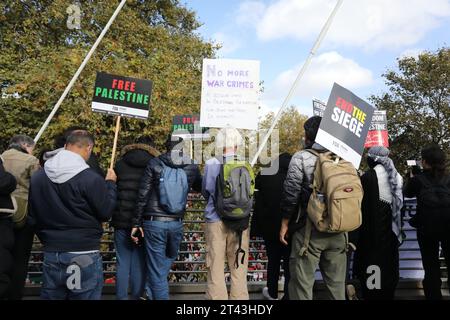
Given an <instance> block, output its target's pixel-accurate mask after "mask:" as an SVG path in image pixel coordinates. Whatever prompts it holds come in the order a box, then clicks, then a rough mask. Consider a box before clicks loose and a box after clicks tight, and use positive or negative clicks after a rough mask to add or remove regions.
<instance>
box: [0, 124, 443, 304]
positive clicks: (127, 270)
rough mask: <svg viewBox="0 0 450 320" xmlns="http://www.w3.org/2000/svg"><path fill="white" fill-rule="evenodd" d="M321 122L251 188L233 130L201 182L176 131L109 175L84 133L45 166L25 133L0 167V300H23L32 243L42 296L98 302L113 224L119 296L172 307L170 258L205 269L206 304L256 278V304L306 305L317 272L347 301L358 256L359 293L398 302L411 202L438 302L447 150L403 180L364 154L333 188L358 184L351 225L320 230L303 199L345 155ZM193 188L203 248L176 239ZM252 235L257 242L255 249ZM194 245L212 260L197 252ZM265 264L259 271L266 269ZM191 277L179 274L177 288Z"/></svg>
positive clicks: (431, 293) (193, 236)
mask: <svg viewBox="0 0 450 320" xmlns="http://www.w3.org/2000/svg"><path fill="white" fill-rule="evenodd" d="M320 121H321V118H320V117H312V118H310V119H308V120H307V121H306V122H305V125H304V129H305V137H304V140H303V146H302V148H300V146H299V149H302V150H300V151H298V152H297V153H295V154H294V155H289V154H281V155H280V156H279V158H278V159H277V160H276V161H274V162H273V163H272V166H275V167H277V168H278V170H277V171H276V173H275V174H272V175H265V174H263V173H262V171H261V172H260V173H259V174H258V175H257V176H256V179H255V178H254V173H253V169H252V168H251V167H249V165H248V164H247V163H246V161H245V160H244V159H242V158H240V157H239V156H238V149H239V147H241V146H242V144H243V140H242V138H241V136H240V135H239V132H238V131H237V130H236V129H231V128H228V129H225V130H222V133H221V134H219V135H218V136H217V137H216V141H215V143H216V146H217V147H218V149H219V150H220V151H222V153H221V154H220V156H218V155H216V157H214V158H212V159H210V160H208V161H207V162H206V164H205V167H204V172H203V176H202V174H201V171H200V167H199V165H198V164H196V163H195V162H194V161H193V160H192V159H190V158H189V157H188V156H187V155H185V154H184V153H183V150H182V148H181V149H178V146H179V145H180V144H181V143H182V142H183V141H182V139H181V138H179V137H175V136H171V135H169V136H168V138H167V141H166V144H165V150H164V151H163V152H160V151H159V150H157V147H156V145H155V144H154V142H153V140H152V139H151V138H150V137H139V138H138V139H136V141H135V143H133V144H130V145H127V146H125V147H124V148H122V152H121V156H120V158H119V160H118V161H117V163H116V164H115V167H114V170H113V169H108V170H107V171H106V173H105V172H104V171H103V170H102V169H101V167H100V165H99V163H98V160H97V158H96V157H95V155H94V154H93V153H92V150H93V147H94V144H95V141H94V137H93V136H92V135H91V134H90V133H89V132H87V131H86V130H84V129H83V128H80V127H71V128H68V129H67V130H65V131H64V132H63V133H62V134H61V135H60V136H58V138H57V139H56V140H55V146H54V150H46V151H44V152H42V153H41V155H40V156H39V159H38V158H36V157H35V156H33V149H34V147H35V144H34V141H33V140H32V139H31V138H30V137H27V136H24V135H18V136H14V137H13V138H12V139H11V141H10V144H9V147H8V150H6V151H5V152H4V153H3V154H2V155H1V159H0V235H1V237H0V299H7V300H17V299H22V296H23V289H24V284H25V279H26V275H27V272H28V261H29V259H30V253H31V248H32V244H33V239H34V236H35V235H37V237H38V238H39V240H40V242H41V244H42V246H43V252H44V253H43V260H44V262H43V268H42V269H43V278H42V281H43V285H42V287H41V298H42V299H92V300H97V299H101V294H102V288H103V283H104V277H103V261H102V256H101V254H100V245H101V239H102V236H103V232H104V231H103V225H102V224H103V223H104V222H108V221H110V223H111V225H112V227H113V228H114V236H113V242H114V248H115V259H116V262H117V263H116V279H115V284H116V296H117V299H121V300H122V299H135V300H136V299H154V300H166V299H169V273H170V271H171V270H172V271H177V270H178V265H177V264H174V261H175V259H176V258H177V257H178V256H180V257H181V261H184V262H185V263H186V264H187V265H189V269H190V270H192V271H197V270H199V268H200V267H201V264H200V263H195V262H199V261H202V260H205V261H206V268H205V271H206V280H207V288H206V294H205V295H206V299H220V300H226V299H235V300H247V299H249V293H248V286H247V282H248V281H251V280H252V278H253V280H262V279H264V280H266V281H267V287H266V288H264V290H263V295H264V297H265V298H267V299H269V300H277V299H285V300H311V299H313V286H314V282H315V279H316V276H315V274H316V271H317V270H318V269H319V270H320V272H321V273H322V278H323V281H324V284H325V287H326V292H327V295H328V298H329V299H335V300H345V299H346V298H347V299H350V298H352V297H350V296H353V295H354V293H352V294H350V293H349V290H348V289H349V288H351V286H349V285H348V283H347V275H348V273H349V270H348V269H349V263H348V261H349V258H350V255H351V253H352V252H353V256H354V262H353V265H352V269H353V270H352V271H353V275H354V276H355V277H356V278H357V279H358V280H359V284H360V285H359V287H360V288H361V290H360V292H361V297H362V298H363V299H366V300H370V299H394V297H395V290H396V287H397V284H398V282H399V246H400V245H401V243H402V241H403V240H404V232H403V231H402V207H403V199H404V197H416V198H417V214H416V215H415V216H414V217H413V219H412V221H411V225H412V226H413V227H414V228H416V229H417V236H418V242H419V246H420V252H421V255H422V262H423V267H424V271H425V278H424V281H423V286H424V292H425V296H426V298H428V299H442V294H441V284H442V282H441V274H440V262H439V254H440V251H439V248H440V247H441V248H442V252H443V256H444V257H445V261H446V264H447V268H448V267H449V266H450V176H449V175H448V172H447V171H446V156H445V153H444V152H443V151H442V150H441V149H440V148H439V147H438V146H435V145H431V146H426V147H424V148H423V150H422V154H421V156H422V167H423V170H422V171H420V172H415V174H413V172H409V173H408V176H407V177H404V178H402V176H401V175H400V174H399V173H398V172H397V170H396V168H395V165H394V163H393V161H392V160H391V158H390V157H389V150H388V149H387V148H385V147H372V148H370V149H369V150H368V155H367V160H366V161H367V166H368V170H367V171H366V172H364V173H363V174H361V173H358V172H357V171H356V169H354V168H353V169H352V170H353V171H354V172H350V173H348V174H342V177H344V178H342V179H341V180H343V181H341V182H342V184H344V185H345V183H347V182H348V181H345V179H346V177H349V176H352V175H353V176H356V177H358V179H357V182H355V181H354V180H352V182H351V183H352V188H349V187H346V188H345V189H344V190H343V192H348V193H350V192H353V191H354V190H353V189H354V188H353V186H355V188H356V189H358V188H361V199H359V200H358V203H357V204H358V205H357V206H356V207H351V208H352V209H351V210H356V211H358V212H360V216H361V221H360V223H359V224H358V225H359V227H358V228H357V229H355V230H352V231H350V232H346V231H345V232H324V231H323V230H321V229H320V226H316V225H315V224H313V222H312V220H311V219H312V218H310V216H311V210H314V208H312V204H311V203H312V201H311V198H313V197H314V198H318V199H320V196H321V195H322V194H321V192H319V191H321V189H319V183H318V182H317V180H318V172H319V171H318V170H319V169H318V167H319V166H320V165H322V164H323V163H324V162H322V161H325V160H323V159H326V158H327V157H332V158H333V161H334V162H335V163H339V161H340V159H339V158H338V157H336V155H332V154H331V153H330V152H329V151H328V150H326V149H325V148H324V147H323V146H321V145H319V144H318V143H316V141H315V138H316V134H317V132H318V128H319V126H320ZM299 138H300V137H299ZM322 167H323V165H322ZM320 170H322V169H320ZM330 179H331V178H330ZM404 180H405V181H404ZM349 183H350V182H349ZM322 184H323V182H322ZM189 192H197V193H199V194H200V193H201V194H202V195H203V197H204V199H205V200H206V208H205V209H204V217H205V220H206V223H205V226H204V229H203V231H202V232H204V235H205V237H204V238H205V241H206V245H205V246H204V245H200V244H199V242H201V241H200V239H201V236H200V233H201V232H195V230H194V231H192V232H191V233H189V234H186V233H184V232H183V220H184V218H185V213H186V207H187V206H188V205H189V203H188V193H189ZM325 195H326V194H325ZM343 199H345V197H344V196H343V197H342V199H341V200H342V202H345V201H344V200H343ZM253 200H255V201H253ZM339 200H340V199H338V200H336V201H337V203H339ZM253 203H254V206H253ZM349 208H350V207H349ZM250 209H253V217H252V219H251V221H250ZM349 210H350V209H349ZM343 223H345V221H344V222H343ZM254 236H257V237H262V239H263V240H264V242H263V243H259V244H258V243H256V244H255V243H252V244H250V240H249V239H250V237H254ZM183 240H184V243H182V242H183ZM255 246H256V247H255ZM200 249H205V251H206V253H205V254H200V253H196V252H198V251H200ZM180 250H181V251H183V253H180V255H179V251H180ZM32 258H34V257H32ZM265 259H267V260H268V262H267V274H265V273H264V272H262V269H264V265H263V264H262V263H261V260H265ZM189 263H190V264H189ZM226 265H228V268H226ZM373 266H377V267H378V270H379V272H380V284H379V285H378V286H375V287H373V286H370V285H369V281H368V279H369V277H370V276H371V274H372V273H371V272H368V270H371V269H370V268H371V267H373ZM280 267H281V268H282V272H281V270H280ZM183 270H184V269H183ZM281 274H282V279H283V280H284V289H283V290H282V291H283V294H282V296H281V297H279V288H278V286H279V280H280V275H281ZM195 277H197V278H195ZM198 277H199V275H198V274H197V275H196V274H195V273H190V274H186V276H185V279H184V281H191V282H193V281H198ZM227 283H229V284H230V288H229V290H228V289H227ZM346 289H347V290H346ZM353 298H354V297H353Z"/></svg>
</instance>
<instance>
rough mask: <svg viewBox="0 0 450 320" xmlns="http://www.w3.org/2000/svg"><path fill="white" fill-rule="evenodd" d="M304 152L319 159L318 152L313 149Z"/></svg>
mask: <svg viewBox="0 0 450 320" xmlns="http://www.w3.org/2000/svg"><path fill="white" fill-rule="evenodd" d="M305 151H306V152H309V153H311V154H312V155H315V156H316V157H317V158H318V157H319V152H317V151H316V150H313V149H305Z"/></svg>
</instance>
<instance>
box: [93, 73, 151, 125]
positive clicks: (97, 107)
mask: <svg viewBox="0 0 450 320" xmlns="http://www.w3.org/2000/svg"><path fill="white" fill-rule="evenodd" d="M151 94H152V82H151V81H150V80H143V79H137V78H131V77H124V76H117V75H112V74H108V73H104V72H97V78H96V79H95V88H94V98H93V99H92V111H95V112H105V113H108V114H116V115H119V116H126V117H133V118H143V119H147V117H148V113H149V109H150V98H151Z"/></svg>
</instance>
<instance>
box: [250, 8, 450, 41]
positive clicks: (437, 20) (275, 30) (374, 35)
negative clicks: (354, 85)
mask: <svg viewBox="0 0 450 320" xmlns="http://www.w3.org/2000/svg"><path fill="white" fill-rule="evenodd" d="M246 3H251V6H252V7H254V8H256V7H257V6H256V4H255V1H251V2H244V3H243V4H242V5H241V8H246V5H245V4H246ZM335 4H336V0H277V1H275V2H274V3H272V4H270V5H268V6H263V5H261V4H260V6H259V9H258V10H259V11H255V12H257V14H256V15H255V12H253V13H251V17H252V18H251V19H249V23H253V26H254V27H255V28H256V32H257V36H258V38H259V39H261V40H265V41H268V40H273V39H280V38H293V39H297V40H311V39H315V38H316V37H317V35H318V34H319V32H320V30H321V28H322V26H323V25H324V23H325V21H326V19H327V17H328V16H329V14H330V13H331V11H332V9H333V7H334V6H335ZM261 10H263V12H261ZM241 11H242V10H241ZM255 17H256V18H255ZM449 17H450V1H449V0H432V1H424V0H364V1H362V0H345V1H344V2H343V5H342V7H341V8H340V10H339V12H338V13H337V15H336V18H335V20H334V22H333V24H332V26H331V29H330V31H329V34H328V35H327V41H329V42H330V43H332V44H333V45H337V44H341V45H348V46H358V47H363V48H365V49H380V48H398V47H405V46H411V45H414V44H415V43H417V42H418V41H420V40H421V39H422V38H423V37H424V36H425V35H426V34H427V32H428V31H430V30H432V29H434V28H436V27H438V26H439V25H440V24H441V23H443V22H444V21H446V22H448V21H449ZM241 20H242V18H241Z"/></svg>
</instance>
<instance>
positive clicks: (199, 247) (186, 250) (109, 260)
mask: <svg viewBox="0 0 450 320" xmlns="http://www.w3.org/2000/svg"><path fill="white" fill-rule="evenodd" d="M204 206H205V200H204V199H203V198H202V197H201V196H199V195H195V194H193V195H190V198H189V201H188V209H187V212H186V216H185V220H184V238H183V241H182V243H181V246H180V251H179V255H178V258H177V259H176V261H175V263H174V264H173V266H172V269H171V272H170V282H172V283H186V284H194V283H196V284H199V283H204V282H205V281H206V273H207V271H206V263H205V253H206V243H205V238H204V224H205V220H204V214H203V209H204ZM415 211H416V202H415V200H412V199H411V200H407V201H405V207H404V219H403V220H404V231H405V233H406V235H407V238H406V240H405V241H404V243H403V244H402V246H401V247H400V248H399V251H400V278H401V279H422V278H423V267H422V261H421V256H420V251H419V246H418V244H417V237H416V232H415V229H413V228H412V227H411V226H410V225H409V222H408V221H409V218H410V216H411V215H413V214H415ZM104 228H105V233H104V236H103V238H102V241H101V254H102V256H103V273H104V278H105V283H106V284H114V283H115V273H116V256H115V249H114V230H113V228H111V227H110V226H109V224H108V223H106V224H105V225H104ZM41 249H42V246H41V244H40V242H39V240H38V239H37V238H35V242H34V245H33V249H32V252H31V257H30V264H29V272H28V279H27V281H28V284H29V285H34V286H36V285H40V284H41V282H42V257H43V253H42V250H41ZM248 268H249V271H248V281H249V282H262V281H266V278H267V277H266V273H267V255H266V250H265V245H264V241H263V240H262V239H260V238H252V239H251V240H250V247H249V265H248ZM442 269H443V276H444V277H445V276H446V275H445V274H444V268H442ZM229 276H230V275H229V272H228V268H225V270H224V277H225V278H226V279H228V278H229ZM281 277H283V272H282V273H281ZM317 278H318V279H320V278H321V276H320V273H318V274H317Z"/></svg>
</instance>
